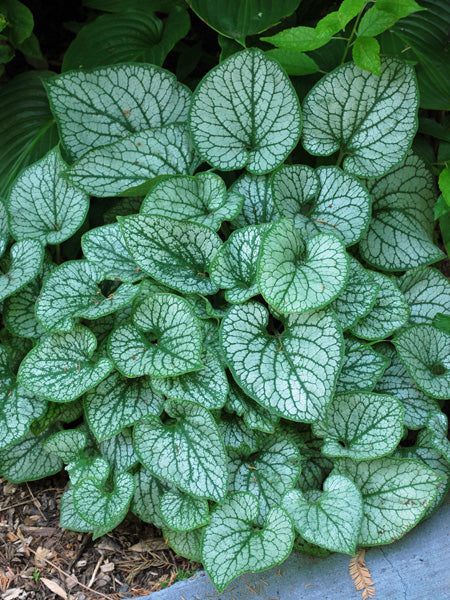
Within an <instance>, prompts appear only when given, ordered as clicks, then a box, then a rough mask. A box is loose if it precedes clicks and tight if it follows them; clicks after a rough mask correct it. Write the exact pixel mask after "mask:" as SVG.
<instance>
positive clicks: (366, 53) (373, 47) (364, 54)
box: [352, 35, 381, 77]
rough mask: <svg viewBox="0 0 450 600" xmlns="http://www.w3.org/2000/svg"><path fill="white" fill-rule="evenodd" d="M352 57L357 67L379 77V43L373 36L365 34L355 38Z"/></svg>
mask: <svg viewBox="0 0 450 600" xmlns="http://www.w3.org/2000/svg"><path fill="white" fill-rule="evenodd" d="M352 57H353V60H354V62H355V64H356V66H357V67H359V68H360V69H364V70H365V71H369V73H373V74H374V75H377V77H379V76H380V75H381V60H380V44H379V43H378V42H377V40H376V39H375V38H374V37H370V36H367V35H363V36H359V37H357V38H356V40H355V42H354V44H353V48H352Z"/></svg>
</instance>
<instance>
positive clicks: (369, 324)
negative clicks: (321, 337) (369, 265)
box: [351, 272, 409, 340]
mask: <svg viewBox="0 0 450 600" xmlns="http://www.w3.org/2000/svg"><path fill="white" fill-rule="evenodd" d="M372 276H373V278H374V280H375V282H376V283H378V284H379V286H380V289H379V291H378V295H377V297H376V299H375V304H374V305H373V307H372V309H371V311H370V312H369V313H368V314H367V315H366V316H365V317H362V318H361V319H359V320H358V322H357V323H356V325H354V326H353V327H352V328H351V332H352V333H353V334H355V335H356V336H358V337H360V338H363V339H365V340H378V339H384V338H387V337H389V336H390V335H392V334H393V333H394V332H395V331H396V330H397V329H400V327H403V326H404V325H406V324H407V322H408V318H409V306H408V304H407V302H406V299H405V297H404V295H403V294H402V292H401V291H400V290H399V289H398V286H397V284H396V283H395V281H394V280H393V279H391V278H390V277H388V276H387V275H382V274H381V273H376V272H372Z"/></svg>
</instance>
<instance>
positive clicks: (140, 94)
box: [45, 64, 191, 160]
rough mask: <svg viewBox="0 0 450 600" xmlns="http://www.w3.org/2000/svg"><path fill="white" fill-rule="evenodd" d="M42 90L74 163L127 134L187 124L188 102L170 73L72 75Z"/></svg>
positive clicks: (129, 70)
mask: <svg viewBox="0 0 450 600" xmlns="http://www.w3.org/2000/svg"><path fill="white" fill-rule="evenodd" d="M45 87H46V89H47V93H48V96H49V99H50V105H51V108H52V111H53V114H54V115H55V119H56V120H57V123H58V128H59V132H60V135H61V140H62V143H63V144H64V148H65V149H66V151H67V152H68V154H69V155H70V156H71V158H72V159H74V160H75V159H78V158H81V157H82V156H83V155H84V154H86V152H88V151H90V150H92V149H93V148H99V147H100V146H105V145H108V144H111V143H113V142H115V141H120V140H121V139H122V138H123V137H124V136H128V135H130V133H140V132H141V131H144V130H147V129H154V128H158V127H162V126H163V125H168V124H170V123H179V122H183V121H186V118H187V111H188V108H189V102H190V96H191V94H190V92H189V90H188V89H187V88H186V87H185V86H184V85H181V84H180V83H178V82H177V80H176V78H175V76H174V75H173V74H172V73H169V71H165V70H164V69H160V68H159V67H156V66H155V65H150V64H123V65H115V66H108V67H99V68H97V69H93V70H91V71H84V70H78V71H72V72H70V73H64V74H62V75H57V76H56V77H53V78H52V79H50V80H48V81H46V83H45ZM86 115H89V119H87V118H86Z"/></svg>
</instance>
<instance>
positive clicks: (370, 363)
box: [336, 336, 389, 394]
mask: <svg viewBox="0 0 450 600" xmlns="http://www.w3.org/2000/svg"><path fill="white" fill-rule="evenodd" d="M388 364H389V358H388V357H387V356H384V355H383V354H379V353H378V352H376V351H375V350H374V349H373V348H372V347H371V346H367V345H365V344H364V343H363V342H361V341H360V340H358V339H356V338H354V337H351V336H347V337H346V339H345V356H344V363H343V365H342V369H341V372H340V373H339V379H338V380H337V384H336V393H338V394H341V393H342V392H347V391H349V390H352V391H356V390H361V391H366V392H371V391H372V390H373V388H374V387H375V385H376V383H377V381H378V380H379V379H380V378H381V376H382V375H383V373H384V371H385V370H386V367H387V365H388Z"/></svg>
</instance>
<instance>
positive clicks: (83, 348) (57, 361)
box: [17, 325, 113, 402]
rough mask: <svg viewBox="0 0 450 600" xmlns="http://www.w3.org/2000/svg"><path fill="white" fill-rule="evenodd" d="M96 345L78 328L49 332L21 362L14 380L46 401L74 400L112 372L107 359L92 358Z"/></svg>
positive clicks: (89, 333) (85, 330)
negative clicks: (61, 331) (62, 331)
mask: <svg viewBox="0 0 450 600" xmlns="http://www.w3.org/2000/svg"><path fill="white" fill-rule="evenodd" d="M96 346H97V340H96V339H95V336H94V334H93V333H91V332H90V331H89V329H87V328H86V327H83V326H82V325H76V326H75V327H74V329H73V330H72V331H70V332H68V333H52V334H50V335H48V336H47V337H46V338H44V339H43V340H42V341H41V342H40V343H39V344H38V345H37V346H36V347H35V348H33V350H31V352H29V353H28V354H27V355H26V357H25V358H24V359H23V361H22V364H21V365H20V369H19V373H18V375H17V377H18V380H19V382H20V383H21V384H22V385H23V386H24V387H25V388H27V389H28V390H29V391H30V392H33V393H35V394H36V395H37V396H41V397H42V398H46V399H47V400H52V401H53V402H70V400H75V398H78V397H79V396H81V395H83V394H84V393H85V392H86V391H87V390H88V389H90V388H91V387H94V385H97V383H99V381H101V380H102V379H104V378H105V377H106V376H107V375H108V374H109V373H110V372H111V371H112V369H113V364H112V362H111V361H110V360H109V359H108V358H100V359H98V360H97V361H95V360H93V359H92V355H93V354H94V351H95V348H96Z"/></svg>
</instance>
